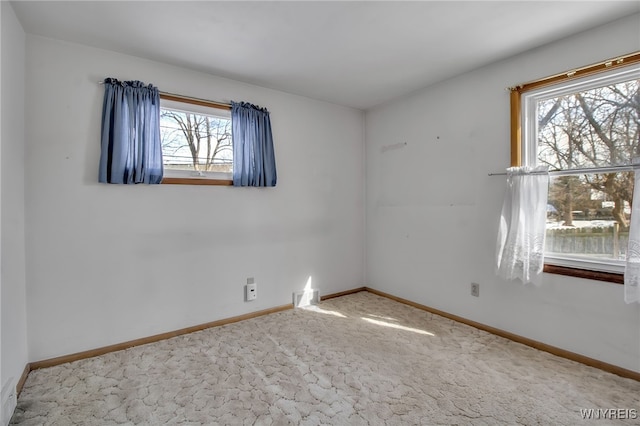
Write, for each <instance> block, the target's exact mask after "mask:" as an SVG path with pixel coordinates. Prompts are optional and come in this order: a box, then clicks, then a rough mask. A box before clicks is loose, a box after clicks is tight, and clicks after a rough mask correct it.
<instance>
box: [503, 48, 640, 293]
mask: <svg viewBox="0 0 640 426" xmlns="http://www.w3.org/2000/svg"><path fill="white" fill-rule="evenodd" d="M512 124H513V126H512V163H513V164H512V165H526V166H539V165H547V166H548V167H549V171H550V173H549V174H550V183H549V199H548V205H547V227H546V243H545V264H547V265H546V266H545V271H547V272H558V271H559V270H562V272H561V273H567V271H572V270H573V271H575V270H576V269H578V270H586V271H594V275H597V274H598V273H600V275H601V277H600V279H606V280H607V281H616V282H620V278H621V275H620V274H622V273H623V272H624V260H625V257H626V249H627V241H628V235H629V220H630V217H631V216H630V215H631V205H632V203H633V200H632V196H633V171H632V169H631V167H630V165H631V163H632V160H633V158H634V157H638V156H640V54H634V55H628V56H627V57H625V58H619V59H617V60H613V61H608V62H605V63H603V64H599V65H594V66H590V67H585V68H583V69H581V70H578V71H573V72H570V73H568V74H565V75H561V76H553V77H549V78H548V79H544V80H540V81H538V82H534V83H529V84H526V85H523V86H521V87H519V88H516V89H514V90H513V91H512ZM548 265H551V266H550V267H547V266H548ZM565 268H569V269H565ZM563 269H564V270H563ZM569 274H570V275H582V276H585V275H583V274H580V273H576V274H574V273H571V272H569ZM586 276H588V275H586ZM602 277H604V278H602Z"/></svg>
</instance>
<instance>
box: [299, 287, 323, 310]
mask: <svg viewBox="0 0 640 426" xmlns="http://www.w3.org/2000/svg"><path fill="white" fill-rule="evenodd" d="M318 303H320V294H319V293H318V290H313V289H311V290H305V291H298V292H294V293H293V306H294V307H295V308H303V307H305V306H309V305H317V304H318Z"/></svg>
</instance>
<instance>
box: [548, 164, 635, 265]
mask: <svg viewBox="0 0 640 426" xmlns="http://www.w3.org/2000/svg"><path fill="white" fill-rule="evenodd" d="M632 197H633V172H618V173H606V174H586V175H569V176H552V177H551V178H550V183H549V203H548V205H547V234H546V247H545V251H546V253H547V254H550V255H559V256H566V255H570V256H580V257H587V258H589V259H593V260H598V259H601V260H624V258H625V256H626V250H627V242H628V239H629V220H630V218H631V203H632V201H633V200H632Z"/></svg>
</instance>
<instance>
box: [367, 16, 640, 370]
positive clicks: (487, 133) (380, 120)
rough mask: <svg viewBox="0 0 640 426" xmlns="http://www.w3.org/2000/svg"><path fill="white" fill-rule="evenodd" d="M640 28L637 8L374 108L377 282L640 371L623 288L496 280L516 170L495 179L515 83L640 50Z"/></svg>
mask: <svg viewBox="0 0 640 426" xmlns="http://www.w3.org/2000/svg"><path fill="white" fill-rule="evenodd" d="M638 28H640V15H635V16H632V17H629V18H626V19H623V20H620V21H618V22H615V23H612V24H609V25H606V26H603V27H600V28H596V29H593V30H591V31H588V32H585V33H582V34H579V35H576V36H574V37H571V38H568V39H565V40H562V41H559V42H556V43H553V44H551V45H548V46H545V47H543V48H540V49H536V50H534V51H531V52H527V53H525V54H522V55H519V56H516V57H513V58H511V59H508V60H505V61H502V62H499V63H495V64H493V65H490V66H486V67H483V68H482V69H478V70H476V71H473V72H470V73H467V74H465V75H462V76H459V77H457V78H452V79H451V80H449V81H446V82H443V83H441V84H438V85H435V86H432V87H429V88H427V89H425V90H422V91H420V92H418V93H414V94H412V95H411V96H408V97H405V98H403V99H401V100H398V101H396V102H393V103H390V104H388V105H384V106H381V107H379V108H376V109H374V110H372V111H369V112H367V114H366V171H367V177H366V185H367V192H366V204H367V207H366V236H367V243H366V247H367V255H366V277H367V285H369V286H370V287H373V288H375V289H378V290H381V291H384V292H388V293H391V294H394V295H397V296H400V297H403V298H407V299H410V300H413V301H415V302H418V303H421V304H424V305H427V306H431V307H434V308H437V309H441V310H443V311H446V312H449V313H452V314H455V315H459V316H462V317H465V318H468V319H471V320H475V321H478V322H481V323H484V324H487V325H490V326H493V327H497V328H500V329H503V330H507V331H510V332H513V333H516V334H519V335H522V336H525V337H528V338H531V339H535V340H538V341H541V342H544V343H547V344H550V345H554V346H557V347H560V348H564V349H566V350H569V351H573V352H577V353H580V354H583V355H586V356H589V357H592V358H595V359H599V360H602V361H605V362H608V363H612V364H615V365H618V366H621V367H624V368H627V369H630V370H635V371H640V307H639V306H638V305H637V304H636V305H633V306H631V305H625V303H624V301H623V288H622V286H621V285H617V284H610V283H604V282H597V281H591V280H583V279H576V278H570V277H563V276H559V275H550V274H544V277H543V282H542V285H541V286H540V287H539V288H536V287H531V286H522V285H521V284H519V282H518V283H512V282H504V281H501V280H500V279H498V278H496V277H495V275H494V272H493V265H494V253H495V244H496V235H497V227H498V218H499V215H500V209H501V206H502V197H503V193H504V189H505V178H504V177H489V176H488V173H490V172H500V171H504V169H505V167H507V166H508V165H509V155H510V152H509V143H510V142H509V140H510V139H509V95H508V92H507V90H505V89H506V88H507V87H509V86H514V85H516V84H519V83H524V82H527V81H530V80H535V79H537V78H541V77H545V76H547V75H551V74H555V73H559V72H562V71H565V70H569V69H571V68H575V67H579V66H584V65H588V64H592V63H595V62H598V61H601V60H604V59H607V58H611V57H615V56H616V55H622V54H625V53H631V52H634V51H637V50H640V36H639V35H640V34H639V32H638ZM404 143H406V145H397V146H392V145H395V144H404ZM385 147H391V148H395V149H385ZM472 281H473V282H478V283H480V297H479V298H475V297H472V296H471V295H470V283H471V282H472Z"/></svg>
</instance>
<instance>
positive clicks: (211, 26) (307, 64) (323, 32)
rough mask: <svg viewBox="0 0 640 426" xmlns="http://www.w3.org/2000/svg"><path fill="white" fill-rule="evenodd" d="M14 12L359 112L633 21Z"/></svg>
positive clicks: (414, 5)
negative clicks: (538, 49) (588, 32)
mask: <svg viewBox="0 0 640 426" xmlns="http://www.w3.org/2000/svg"><path fill="white" fill-rule="evenodd" d="M12 4H13V7H14V9H15V11H16V14H17V16H18V19H19V20H20V21H21V23H22V25H23V27H24V30H25V31H26V32H27V33H31V34H37V35H41V36H45V37H52V38H56V39H61V40H66V41H70V42H76V43H82V44H86V45H90V46H95V47H99V48H104V49H108V50H113V51H117V52H122V53H126V54H130V55H135V56H139V57H143V58H148V59H152V60H156V61H161V62H166V63H170V64H174V65H178V66H181V67H185V68H190V69H194V70H198V71H202V72H206V73H210V74H215V75H218V76H222V77H227V78H231V79H234V80H238V81H243V82H247V83H252V84H257V85H260V86H263V87H268V88H273V89H278V90H282V91H285V92H289V93H294V94H298V95H302V96H308V97H311V98H315V99H320V100H324V101H329V102H333V103H337V104H341V105H347V106H351V107H355V108H359V109H368V108H371V107H373V106H375V105H378V104H381V103H383V102H386V101H388V100H391V99H393V98H395V97H399V96H402V95H404V94H406V93H409V92H411V91H414V90H417V89H420V88H422V87H425V86H428V85H430V84H433V83H436V82H438V81H441V80H444V79H447V78H450V77H452V76H454V75H458V74H461V73H464V72H467V71H470V70H472V69H475V68H478V67H481V66H483V65H486V64H488V63H491V62H494V61H496V60H500V59H503V58H506V57H508V56H511V55H514V54H517V53H521V52H524V51H526V50H529V49H532V48H535V47H537V46H541V45H543V44H546V43H549V42H551V41H554V40H557V39H560V38H563V37H566V36H569V35H571V34H575V33H577V32H580V31H583V30H585V29H588V28H592V27H594V26H597V25H600V24H603V23H607V22H610V21H613V20H615V19H618V18H621V17H623V16H627V15H631V14H633V13H637V12H640V1H468V2H463V1H412V2H404V1H361V2H355V1H317V2H314V1H286V2H276V1H257V2H249V1H194V2H190V1H127V2H119V1H70V2H58V1H43V2H38V1H14V2H12ZM638 36H639V37H640V18H639V29H638Z"/></svg>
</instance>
